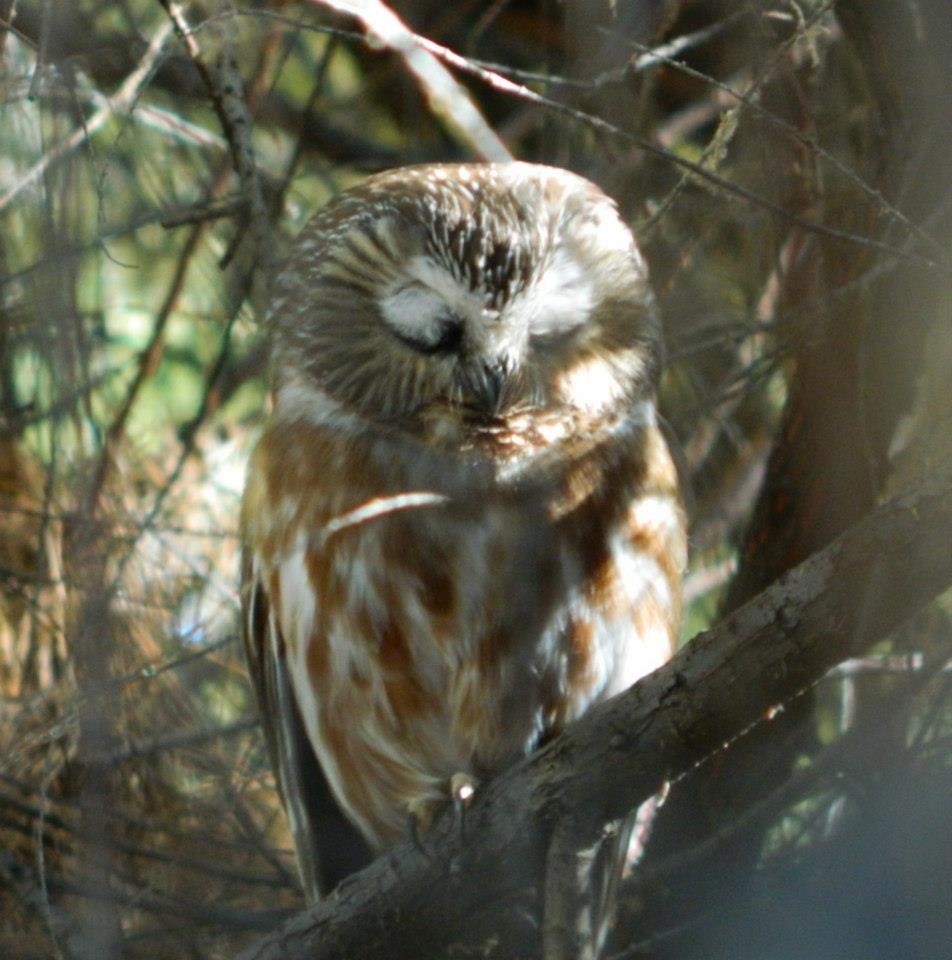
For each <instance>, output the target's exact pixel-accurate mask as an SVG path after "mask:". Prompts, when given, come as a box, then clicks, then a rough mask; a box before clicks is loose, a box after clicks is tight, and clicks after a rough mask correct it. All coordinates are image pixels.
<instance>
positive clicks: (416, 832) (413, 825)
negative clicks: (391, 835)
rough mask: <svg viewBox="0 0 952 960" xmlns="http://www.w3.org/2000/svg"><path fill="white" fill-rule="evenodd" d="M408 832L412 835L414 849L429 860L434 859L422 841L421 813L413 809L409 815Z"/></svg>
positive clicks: (411, 841) (411, 840)
mask: <svg viewBox="0 0 952 960" xmlns="http://www.w3.org/2000/svg"><path fill="white" fill-rule="evenodd" d="M407 833H408V834H409V835H410V843H412V844H413V848H414V850H416V851H417V853H419V854H422V855H423V856H424V857H425V858H426V859H427V860H432V859H433V858H432V857H431V856H430V854H429V853H428V852H427V849H426V847H424V846H423V844H422V842H421V841H420V815H419V814H418V813H417V812H416V811H415V810H411V811H410V813H409V814H408V815H407Z"/></svg>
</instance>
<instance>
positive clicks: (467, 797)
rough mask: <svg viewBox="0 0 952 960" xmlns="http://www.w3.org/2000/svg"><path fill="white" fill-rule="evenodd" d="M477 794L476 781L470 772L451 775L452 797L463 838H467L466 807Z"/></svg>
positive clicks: (460, 833) (461, 837)
mask: <svg viewBox="0 0 952 960" xmlns="http://www.w3.org/2000/svg"><path fill="white" fill-rule="evenodd" d="M475 795H476V781H475V780H474V779H473V778H472V777H471V776H470V775H469V774H468V773H462V772H460V773H454V774H453V776H452V777H450V799H451V800H452V801H453V812H454V813H455V814H456V822H457V824H458V826H459V835H460V839H461V840H465V838H466V809H467V807H469V805H470V804H471V803H472V802H473V797H474V796H475Z"/></svg>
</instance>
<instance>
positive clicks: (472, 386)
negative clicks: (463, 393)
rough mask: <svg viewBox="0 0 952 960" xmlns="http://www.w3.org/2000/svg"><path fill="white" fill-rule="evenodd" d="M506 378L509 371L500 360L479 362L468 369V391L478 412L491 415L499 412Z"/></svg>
mask: <svg viewBox="0 0 952 960" xmlns="http://www.w3.org/2000/svg"><path fill="white" fill-rule="evenodd" d="M508 379H509V371H508V369H507V367H506V364H505V363H504V362H503V361H501V360H498V361H494V362H492V363H481V364H479V365H478V366H476V367H475V368H474V369H471V370H470V371H469V376H468V377H467V387H468V393H469V394H470V398H471V400H472V402H473V404H474V406H476V407H477V408H478V409H479V411H480V413H484V414H487V415H488V416H493V417H494V416H496V415H497V414H498V413H499V410H500V408H501V406H502V399H503V392H504V390H505V387H506V383H507V381H508Z"/></svg>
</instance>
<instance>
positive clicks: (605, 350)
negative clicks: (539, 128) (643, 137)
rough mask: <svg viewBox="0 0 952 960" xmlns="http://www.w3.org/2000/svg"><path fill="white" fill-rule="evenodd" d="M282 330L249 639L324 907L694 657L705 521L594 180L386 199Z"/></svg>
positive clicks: (342, 234)
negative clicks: (656, 675)
mask: <svg viewBox="0 0 952 960" xmlns="http://www.w3.org/2000/svg"><path fill="white" fill-rule="evenodd" d="M269 324H270V331H271V336H272V366H273V391H274V406H273V412H272V414H271V417H270V421H269V423H268V424H267V426H266V428H265V430H264V433H263V435H262V437H261V439H260V441H259V443H258V445H257V447H256V449H255V451H254V453H253V455H252V457H251V460H250V464H249V469H248V479H247V487H246V491H245V495H244V501H243V506H242V519H241V527H242V537H243V547H244V554H243V586H242V597H243V611H244V639H245V645H246V652H247V657H248V662H249V665H250V671H251V675H252V678H253V681H254V686H255V688H256V693H257V697H258V701H259V705H260V710H261V716H262V721H263V724H264V728H265V731H266V734H267V739H268V744H269V747H270V752H271V756H272V761H273V764H274V767H275V770H276V773H277V779H278V783H279V787H280V791H281V794H282V797H283V800H284V804H285V806H286V808H287V812H288V815H289V819H290V823H291V826H292V832H293V834H294V837H295V844H296V848H297V855H298V861H299V865H300V868H301V873H302V877H303V883H304V886H305V889H306V892H307V894H308V895H309V896H310V897H311V898H316V897H318V896H320V895H321V894H323V893H324V892H326V891H327V890H328V889H329V888H331V887H332V886H333V885H334V884H335V883H336V882H337V881H338V880H339V879H340V878H341V877H342V876H344V875H346V874H347V873H348V872H350V871H352V870H354V869H355V868H356V867H358V866H360V865H361V864H362V862H363V861H364V860H365V859H366V858H367V857H368V856H370V855H372V854H376V853H378V852H380V851H382V850H385V849H386V848H387V847H389V846H390V845H392V844H394V843H396V842H397V841H400V840H402V839H405V838H406V837H407V836H408V823H410V822H411V821H413V822H415V823H416V824H417V825H422V826H423V827H425V826H426V824H427V823H428V822H429V820H430V818H431V817H432V816H433V814H434V812H435V811H437V810H439V809H440V808H441V807H442V806H444V805H446V804H447V802H448V801H449V800H450V799H451V798H452V796H453V793H454V789H455V788H457V787H458V785H459V784H460V783H461V782H463V783H467V784H470V785H475V789H477V790H478V789H479V784H480V783H483V782H485V780H486V779H487V778H489V777H491V776H492V775H493V774H495V773H496V772H498V771H500V770H503V769H504V768H506V767H507V766H508V765H510V764H512V763H513V762H514V761H516V760H517V759H519V758H521V757H523V756H525V755H526V754H528V753H529V752H531V751H533V750H535V749H536V748H537V747H538V746H539V745H540V744H543V743H545V742H546V741H547V740H548V739H549V738H551V737H552V736H554V735H556V734H558V733H559V731H560V730H562V729H563V728H564V727H565V726H566V724H569V723H571V722H572V721H573V720H575V719H576V718H578V717H580V716H581V715H582V714H584V713H585V711H586V710H588V709H589V708H590V707H591V706H592V705H593V704H595V703H597V702H599V701H600V700H603V699H605V698H606V697H610V696H612V695H613V694H615V693H618V692H619V691H621V690H624V689H625V688H626V687H628V686H629V685H630V684H632V683H633V682H634V681H636V680H637V679H639V678H640V677H641V676H643V675H644V674H646V673H648V672H649V671H651V670H653V669H655V668H656V667H658V666H659V665H661V664H662V663H663V662H664V661H665V660H666V659H667V658H668V657H669V656H670V655H671V653H672V650H673V646H674V643H675V637H676V633H677V627H678V618H679V613H680V576H681V570H682V566H683V564H684V559H685V549H686V547H685V525H684V517H683V511H682V507H681V501H680V497H679V487H678V477H677V473H676V470H675V467H674V465H673V462H672V458H671V456H670V454H669V451H668V448H667V446H666V443H665V440H664V437H663V434H662V432H661V429H660V428H659V424H658V418H657V415H656V409H655V386H656V383H657V380H658V375H659V367H660V363H661V356H662V345H661V330H660V324H659V318H658V313H657V311H656V309H655V306H654V301H653V298H652V294H651V291H650V288H649V285H648V278H647V274H646V268H645V263H644V260H643V259H642V257H641V254H640V253H639V251H638V248H637V246H636V244H635V242H634V240H633V238H632V235H631V232H630V231H629V230H628V228H627V227H626V226H625V224H624V223H623V222H622V220H621V218H620V217H619V214H618V212H617V210H616V208H615V206H614V204H613V203H612V201H611V200H609V199H608V198H607V197H606V196H605V195H604V194H603V193H602V192H601V191H600V190H599V189H598V188H597V187H596V186H594V185H593V184H591V183H589V182H588V181H586V180H584V179H582V178H581V177H579V176H576V175H574V174H572V173H569V172H567V171H564V170H559V169H555V168H550V167H544V166H536V165H533V164H526V163H507V164H461V165H429V166H420V167H412V168H405V169H398V170H393V171H389V172H386V173H383V174H380V175H377V176H374V177H371V178H369V179H368V180H366V181H365V182H363V183H362V184H360V185H359V186H357V187H355V188H353V189H351V190H348V191H346V192H345V193H343V194H341V195H339V196H337V197H336V199H334V200H332V201H331V202H329V203H328V204H327V205H326V206H325V207H324V208H323V209H322V210H321V211H320V212H319V213H318V214H317V215H316V216H315V217H314V219H313V220H312V221H311V222H310V223H309V225H308V226H307V227H306V228H305V229H304V231H303V232H302V234H301V235H300V237H299V239H298V240H297V242H296V245H295V247H294V252H293V255H292V256H291V258H290V260H289V262H288V263H287V265H286V267H285V268H284V269H283V272H282V273H281V274H280V275H279V277H278V278H277V280H276V282H275V289H274V294H273V300H272V304H271V311H270V318H269ZM461 778H462V780H461Z"/></svg>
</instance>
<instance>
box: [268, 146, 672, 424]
mask: <svg viewBox="0 0 952 960" xmlns="http://www.w3.org/2000/svg"><path fill="white" fill-rule="evenodd" d="M271 324H272V329H273V336H274V351H273V359H274V368H275V380H276V395H277V405H278V410H279V412H280V411H281V409H282V406H283V407H284V408H286V409H289V408H294V407H298V408H303V407H305V406H306V407H307V409H308V410H309V411H310V413H309V415H310V416H315V415H316V416H319V417H324V418H328V419H333V418H334V417H337V418H341V417H347V418H351V419H353V418H357V419H358V420H363V421H370V422H373V423H379V424H386V425H387V426H388V427H392V426H393V425H397V426H399V425H401V424H404V425H410V424H412V423H414V422H415V421H417V420H419V418H421V417H426V416H432V415H433V413H434V411H439V412H440V414H441V415H445V416H448V417H456V418H458V419H459V421H460V422H465V423H470V424H473V425H475V426H474V428H478V427H479V425H480V424H485V423H487V422H500V421H502V422H504V421H505V420H506V419H507V418H514V417H517V416H520V417H524V416H526V415H529V416H532V417H538V416H542V417H545V416H546V415H552V416H562V415H566V414H570V415H584V416H585V417H587V418H591V419H592V420H593V421H594V420H597V419H601V418H605V417H608V416H610V415H611V414H613V413H617V412H619V411H623V410H625V409H626V408H630V407H631V406H632V404H634V403H635V402H637V401H639V400H641V399H644V398H645V397H650V396H651V394H652V392H653V388H654V382H655V380H656V377H657V372H658V366H659V360H660V330H659V324H658V320H657V315H656V311H655V309H654V304H653V299H652V295H651V292H650V289H649V286H648V281H647V274H646V269H645V264H644V261H643V259H642V257H641V255H640V253H639V251H638V249H637V246H636V245H635V242H634V240H633V238H632V235H631V232H630V231H629V230H628V228H627V227H626V226H625V224H624V223H623V222H622V220H621V219H620V217H619V215H618V212H617V210H616V208H615V206H614V204H613V202H612V201H611V200H610V199H609V198H608V197H606V196H605V194H604V193H602V192H601V190H599V189H598V188H597V187H596V186H595V185H594V184H592V183H589V182H588V181H587V180H584V179H583V178H581V177H579V176H576V175H575V174H572V173H569V172H567V171H565V170H559V169H555V168H552V167H544V166H537V165H534V164H526V163H507V164H460V165H428V166H420V167H410V168H403V169H397V170H392V171H388V172H386V173H383V174H380V175H378V176H374V177H371V178H370V179H368V180H366V181H365V182H363V183H362V184H360V185H359V186H357V187H355V188H353V189H351V190H348V191H347V192H345V193H342V194H340V195H339V196H338V197H336V198H335V199H334V200H332V201H331V202H330V203H328V204H327V206H326V207H324V208H323V209H322V210H321V211H320V212H319V213H318V214H317V216H316V217H314V219H313V220H312V221H311V222H310V223H309V225H308V226H307V227H306V228H305V230H304V231H303V232H302V234H301V236H300V237H299V239H298V241H297V244H296V247H295V251H294V254H293V256H292V258H291V260H290V262H289V263H288V264H287V266H286V267H285V269H284V270H283V272H282V274H281V276H280V277H279V279H278V281H277V283H276V289H275V297H274V300H273V307H272V311H271Z"/></svg>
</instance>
